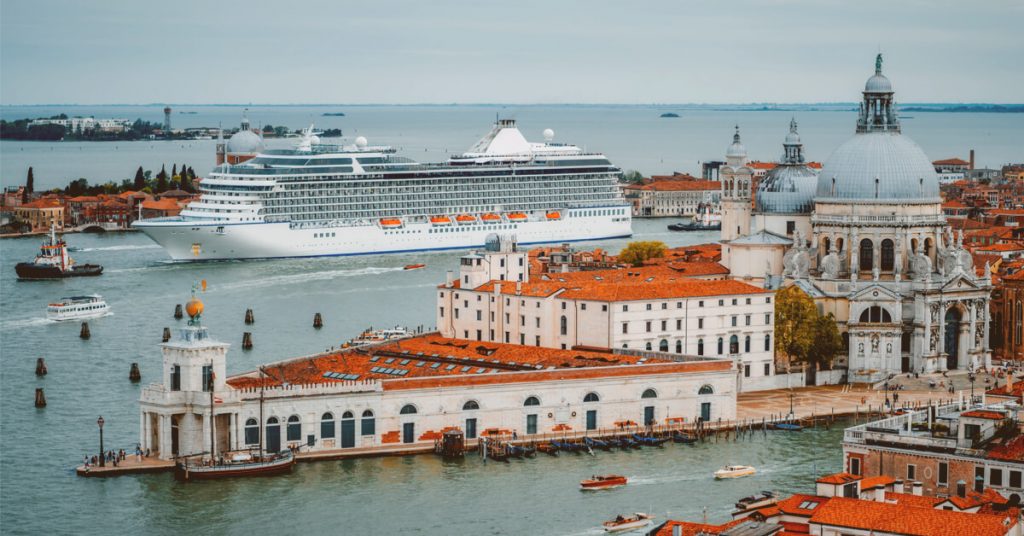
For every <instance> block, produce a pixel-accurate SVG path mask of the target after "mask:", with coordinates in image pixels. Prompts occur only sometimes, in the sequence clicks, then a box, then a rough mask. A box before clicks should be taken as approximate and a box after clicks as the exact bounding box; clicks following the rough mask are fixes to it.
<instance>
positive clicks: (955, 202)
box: [942, 199, 967, 208]
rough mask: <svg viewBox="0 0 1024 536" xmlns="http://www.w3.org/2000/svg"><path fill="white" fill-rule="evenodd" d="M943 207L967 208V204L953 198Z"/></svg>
mask: <svg viewBox="0 0 1024 536" xmlns="http://www.w3.org/2000/svg"><path fill="white" fill-rule="evenodd" d="M942 208H967V205H965V204H963V203H961V202H960V200H959V199H952V200H950V201H946V202H945V203H943V204H942Z"/></svg>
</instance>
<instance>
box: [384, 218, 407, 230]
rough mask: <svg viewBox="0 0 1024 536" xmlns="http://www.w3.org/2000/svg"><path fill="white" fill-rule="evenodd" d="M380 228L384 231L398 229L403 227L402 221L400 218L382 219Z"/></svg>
mask: <svg viewBox="0 0 1024 536" xmlns="http://www.w3.org/2000/svg"><path fill="white" fill-rule="evenodd" d="M380 226H381V227H383V228H384V229H396V228H398V227H401V226H402V220H400V219H398V218H381V220H380Z"/></svg>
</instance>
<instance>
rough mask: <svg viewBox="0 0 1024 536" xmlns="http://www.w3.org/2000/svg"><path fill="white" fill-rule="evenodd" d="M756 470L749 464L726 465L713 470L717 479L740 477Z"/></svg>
mask: <svg viewBox="0 0 1024 536" xmlns="http://www.w3.org/2000/svg"><path fill="white" fill-rule="evenodd" d="M756 472H757V470H756V469H754V468H753V467H751V466H749V465H726V466H725V467H723V468H721V469H719V470H717V471H715V478H716V479H719V480H721V479H723V478H740V477H743V476H750V475H752V474H754V473H756Z"/></svg>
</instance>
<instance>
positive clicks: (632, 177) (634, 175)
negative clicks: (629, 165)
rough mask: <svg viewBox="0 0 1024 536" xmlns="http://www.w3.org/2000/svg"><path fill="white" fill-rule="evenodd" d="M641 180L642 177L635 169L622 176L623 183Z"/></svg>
mask: <svg viewBox="0 0 1024 536" xmlns="http://www.w3.org/2000/svg"><path fill="white" fill-rule="evenodd" d="M642 180H644V176H643V175H642V174H640V172H639V171H637V170H635V169H631V170H629V171H627V172H625V173H623V174H622V181H623V182H640V181H642Z"/></svg>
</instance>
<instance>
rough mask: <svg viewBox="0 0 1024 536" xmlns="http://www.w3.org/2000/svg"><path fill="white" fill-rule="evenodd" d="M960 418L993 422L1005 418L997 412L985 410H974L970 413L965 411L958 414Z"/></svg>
mask: <svg viewBox="0 0 1024 536" xmlns="http://www.w3.org/2000/svg"><path fill="white" fill-rule="evenodd" d="M960 416H961V417H973V418H975V419H990V420H993V421H1001V420H1003V419H1005V418H1006V415H1003V414H1002V413H999V412H998V411H989V410H985V409H975V410H971V411H965V412H963V413H961V414H960Z"/></svg>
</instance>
